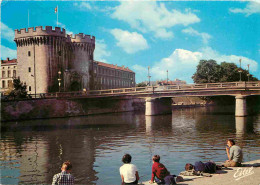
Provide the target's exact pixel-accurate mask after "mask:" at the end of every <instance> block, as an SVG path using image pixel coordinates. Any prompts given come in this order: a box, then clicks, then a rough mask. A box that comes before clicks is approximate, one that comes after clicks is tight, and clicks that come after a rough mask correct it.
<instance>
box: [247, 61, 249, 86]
mask: <svg viewBox="0 0 260 185" xmlns="http://www.w3.org/2000/svg"><path fill="white" fill-rule="evenodd" d="M249 66H250V64H247V67H248V74H247V77H248V82H249V76H250V73H249Z"/></svg>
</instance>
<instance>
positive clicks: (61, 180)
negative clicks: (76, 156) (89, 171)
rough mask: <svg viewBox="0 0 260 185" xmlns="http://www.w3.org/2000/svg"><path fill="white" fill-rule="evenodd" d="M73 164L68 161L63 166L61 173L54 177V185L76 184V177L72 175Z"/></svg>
mask: <svg viewBox="0 0 260 185" xmlns="http://www.w3.org/2000/svg"><path fill="white" fill-rule="evenodd" d="M71 170H72V164H71V163H70V162H69V161H66V162H64V163H63V164H62V166H61V173H58V174H56V175H54V176H53V180H52V185H55V184H66V185H71V184H74V177H73V175H71V174H70V173H71Z"/></svg>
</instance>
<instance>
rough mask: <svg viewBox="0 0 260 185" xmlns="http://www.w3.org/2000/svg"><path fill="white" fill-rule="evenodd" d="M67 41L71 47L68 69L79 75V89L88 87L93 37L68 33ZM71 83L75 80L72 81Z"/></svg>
mask: <svg viewBox="0 0 260 185" xmlns="http://www.w3.org/2000/svg"><path fill="white" fill-rule="evenodd" d="M67 42H68V43H70V48H71V49H72V57H71V61H70V63H69V69H70V70H71V71H72V72H75V73H77V74H78V75H79V76H80V77H81V79H80V84H79V85H80V87H79V89H80V90H82V89H89V78H90V76H89V66H90V62H92V61H93V53H94V49H95V37H94V36H92V37H91V36H90V35H84V34H83V33H79V34H75V36H72V35H68V36H67ZM72 80H73V79H72ZM72 83H75V82H73V81H72V82H71V84H72Z"/></svg>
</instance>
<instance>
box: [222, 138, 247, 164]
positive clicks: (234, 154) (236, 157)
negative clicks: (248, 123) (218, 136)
mask: <svg viewBox="0 0 260 185" xmlns="http://www.w3.org/2000/svg"><path fill="white" fill-rule="evenodd" d="M226 152H227V156H228V160H227V161H226V162H225V163H224V164H223V165H224V166H225V167H238V166H241V162H242V159H243V154H242V150H241V148H240V147H239V146H237V145H235V141H234V140H233V139H228V140H227V147H226Z"/></svg>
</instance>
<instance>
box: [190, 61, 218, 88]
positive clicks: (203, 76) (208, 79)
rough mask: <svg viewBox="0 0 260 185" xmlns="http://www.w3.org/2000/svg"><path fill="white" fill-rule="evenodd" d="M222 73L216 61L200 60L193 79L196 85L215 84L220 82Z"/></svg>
mask: <svg viewBox="0 0 260 185" xmlns="http://www.w3.org/2000/svg"><path fill="white" fill-rule="evenodd" d="M220 71H221V70H220V66H219V65H218V64H217V62H216V61H215V60H200V62H199V65H198V66H197V71H196V73H195V74H194V75H193V76H192V79H193V81H194V82H195V83H215V82H218V81H219V78H220Z"/></svg>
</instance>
